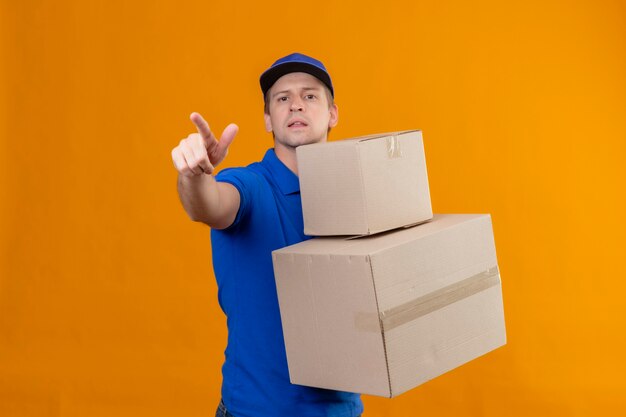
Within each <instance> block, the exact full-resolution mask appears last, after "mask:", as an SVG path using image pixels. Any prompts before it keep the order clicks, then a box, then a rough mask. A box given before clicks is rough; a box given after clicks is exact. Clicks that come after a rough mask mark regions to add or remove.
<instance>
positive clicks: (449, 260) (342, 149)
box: [273, 131, 506, 397]
mask: <svg viewBox="0 0 626 417" xmlns="http://www.w3.org/2000/svg"><path fill="white" fill-rule="evenodd" d="M298 167H299V173H300V184H301V193H302V203H303V213H304V222H305V231H306V233H307V234H311V235H315V236H330V235H336V236H332V237H317V238H314V239H311V240H308V241H305V242H302V243H299V244H297V245H293V246H289V247H286V248H283V249H280V250H277V251H274V252H273V261H274V270H275V275H276V287H277V291H278V297H279V303H280V310H281V318H282V324H283V331H284V336H285V347H286V351H287V359H288V365H289V373H290V378H291V382H292V383H294V384H301V385H308V386H314V387H320V388H329V389H336V390H341V391H350V392H360V393H364V394H372V395H380V396H386V397H394V396H396V395H399V394H401V393H403V392H405V391H407V390H409V389H411V388H413V387H415V386H417V385H419V384H421V383H423V382H425V381H428V380H429V379H432V378H434V377H436V376H438V375H441V374H443V373H444V372H447V371H449V370H451V369H453V368H455V367H457V366H460V365H462V364H464V363H466V362H468V361H470V360H472V359H474V358H476V357H478V356H481V355H483V354H485V353H487V352H489V351H491V350H493V349H495V348H497V347H499V346H502V345H503V344H505V343H506V334H505V327H504V314H503V307H502V295H501V294H502V291H501V285H500V276H499V272H498V265H497V259H496V251H495V245H494V240H493V232H492V227H491V219H490V217H489V215H470V214H458V215H454V214H447V215H435V216H433V215H432V211H431V205H430V195H429V191H428V179H427V173H426V163H425V158H424V150H423V143H422V138H421V132H419V131H407V132H397V133H391V134H384V135H374V136H368V137H362V138H356V139H352V140H345V141H340V142H331V143H326V144H315V145H307V146H302V147H299V148H298ZM416 224H417V225H416ZM411 225H412V226H411ZM409 226H411V227H409ZM340 235H357V236H359V237H358V238H346V236H340ZM364 235H366V236H364Z"/></svg>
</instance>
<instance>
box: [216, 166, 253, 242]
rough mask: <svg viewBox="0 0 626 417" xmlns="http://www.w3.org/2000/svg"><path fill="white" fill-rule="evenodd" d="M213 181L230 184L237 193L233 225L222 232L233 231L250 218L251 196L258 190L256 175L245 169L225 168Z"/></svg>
mask: <svg viewBox="0 0 626 417" xmlns="http://www.w3.org/2000/svg"><path fill="white" fill-rule="evenodd" d="M215 180H216V181H218V182H225V183H228V184H231V185H232V186H233V187H235V188H236V189H237V191H239V210H237V216H236V217H235V220H234V221H233V224H231V225H230V226H228V227H227V228H226V229H223V230H224V231H230V230H234V229H236V228H237V227H239V226H240V225H241V224H244V223H245V222H246V221H248V219H249V217H250V210H251V206H252V204H251V202H252V200H253V195H254V193H255V191H256V189H257V188H258V185H257V184H258V179H257V178H256V175H255V174H254V173H253V172H251V171H250V170H249V169H246V168H227V169H224V170H223V171H220V172H219V173H218V174H217V175H216V176H215Z"/></svg>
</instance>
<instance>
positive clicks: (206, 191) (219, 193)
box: [172, 113, 240, 229]
mask: <svg viewBox="0 0 626 417" xmlns="http://www.w3.org/2000/svg"><path fill="white" fill-rule="evenodd" d="M191 121H192V122H193V123H194V124H195V125H196V128H197V129H198V133H192V134H190V135H189V136H188V137H187V138H185V139H183V140H181V141H180V143H179V144H178V146H177V147H175V148H174V149H173V150H172V160H173V161H174V166H175V167H176V169H177V170H178V195H179V197H180V201H181V203H182V204H183V207H184V208H185V211H186V212H187V214H188V215H189V217H190V218H191V219H192V220H193V221H198V222H203V223H206V224H208V225H209V226H211V227H213V228H216V229H223V228H226V227H228V226H230V225H231V224H232V223H233V221H234V220H235V217H236V215H237V211H238V210H239V203H240V202H239V191H237V189H236V188H235V187H234V186H232V185H230V184H227V183H219V182H217V181H215V178H214V177H213V175H212V173H213V171H214V169H215V167H216V166H217V165H218V164H219V163H220V162H222V160H223V159H224V157H226V154H227V153H228V147H229V146H230V144H231V142H232V141H233V139H234V138H235V135H236V134H237V131H238V127H237V126H236V125H234V124H231V125H228V126H227V127H226V129H224V132H223V133H222V136H221V138H220V140H219V141H218V140H217V139H216V138H215V135H213V133H212V132H211V130H210V128H209V125H208V124H207V122H206V121H205V120H204V119H203V118H202V116H200V115H199V114H198V113H192V114H191Z"/></svg>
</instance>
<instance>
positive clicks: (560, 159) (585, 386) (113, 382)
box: [0, 0, 626, 417]
mask: <svg viewBox="0 0 626 417" xmlns="http://www.w3.org/2000/svg"><path fill="white" fill-rule="evenodd" d="M0 16H1V17H0V42H1V43H0V45H1V52H0V53H1V55H0V62H1V65H0V77H1V84H0V87H1V90H0V110H1V111H0V134H1V142H0V201H1V203H0V233H1V235H0V236H1V240H0V245H1V246H0V274H1V275H0V415H1V416H3V417H14V416H15V417H29V416H37V417H39V416H76V417H78V416H80V417H83V416H116V417H119V416H134V417H136V416H144V415H145V416H208V415H212V413H213V411H214V409H215V405H216V403H217V401H218V399H219V386H220V379H221V374H220V366H221V362H222V359H223V349H224V344H225V336H226V331H225V320H224V317H223V315H222V313H221V311H220V310H219V307H218V305H217V301H216V286H215V282H214V278H213V275H212V272H211V264H210V251H209V249H210V246H209V245H210V242H209V233H208V229H207V228H206V227H203V226H201V225H198V224H195V223H192V222H191V221H189V220H188V219H187V217H186V215H185V214H184V212H183V210H182V208H181V206H180V204H179V202H178V199H177V195H176V191H175V179H176V171H175V170H174V168H173V165H172V163H171V158H170V150H171V149H172V148H173V147H174V146H175V145H176V144H177V143H178V141H179V140H180V139H181V138H182V137H184V136H186V135H187V134H188V133H191V132H193V125H192V124H191V123H190V122H189V120H188V114H189V113H190V112H191V111H199V112H201V113H202V114H204V115H205V116H206V118H207V119H208V120H209V122H210V123H211V125H212V126H213V127H214V129H215V130H217V131H221V129H223V127H224V126H226V124H227V123H229V122H231V121H234V122H237V123H238V124H239V125H240V127H241V131H240V134H239V136H238V137H237V139H236V141H235V143H234V144H233V146H232V148H231V153H230V155H229V157H228V159H227V161H226V163H225V166H226V165H228V166H231V165H242V164H247V163H249V162H251V161H253V160H255V159H258V158H260V157H261V156H262V154H263V151H264V150H265V149H266V148H267V147H270V146H271V137H270V136H269V135H268V134H266V133H265V132H264V130H263V119H262V102H261V93H260V91H259V88H258V84H257V80H258V76H259V74H260V73H261V72H262V71H263V70H264V69H265V68H266V67H267V66H268V65H269V64H271V62H272V61H273V60H274V59H276V58H277V57H279V56H282V55H285V54H287V53H289V52H292V51H296V50H297V51H301V52H305V53H309V54H312V55H314V56H317V57H320V58H321V59H322V60H323V61H324V62H325V63H326V64H327V66H328V67H329V70H330V72H331V73H332V75H333V78H334V83H335V85H336V90H337V102H338V104H339V107H340V122H339V126H338V127H337V128H336V129H335V130H334V131H333V133H332V136H333V138H335V139H338V138H343V137H350V136H356V135H361V134H368V133H374V132H383V131H391V130H399V129H409V128H420V129H422V130H423V132H424V139H425V146H426V153H427V161H428V168H429V176H430V185H431V192H432V202H433V207H434V210H435V211H436V212H456V213H468V212H469V213H473V212H478V213H485V212H488V213H491V214H492V216H493V222H494V230H495V237H496V245H497V249H498V256H499V262H500V269H501V272H502V278H503V285H504V297H505V311H506V321H507V326H508V338H509V342H508V345H507V346H506V347H503V348H501V349H498V350H497V351H495V352H492V353H490V354H488V355H486V356H484V357H482V358H480V359H478V360H475V361H473V362H471V363H469V364H467V365H464V366H463V367H461V368H459V369H457V370H455V371H453V372H450V373H448V374H446V375H444V376H442V377H439V378H437V379H435V380H433V381H431V382H429V383H427V384H425V385H423V386H421V387H419V388H417V389H414V390H413V391H411V392H409V393H406V394H404V395H402V396H400V397H398V398H395V399H392V400H389V399H381V398H372V397H366V398H365V403H366V413H365V417H379V416H380V417H382V416H413V415H415V416H417V415H437V416H503V415H504V416H588V415H592V414H598V415H602V414H604V415H615V414H616V413H617V410H619V409H622V410H623V409H624V407H625V406H626V400H625V399H624V395H623V394H624V392H625V391H626V383H625V382H624V378H623V376H624V374H626V361H624V358H623V354H624V352H626V339H625V336H624V334H625V333H624V331H625V330H626V326H625V324H626V323H625V321H626V320H625V318H626V307H625V305H626V303H624V301H623V297H624V296H623V293H624V290H626V285H625V284H624V282H625V275H626V274H625V273H624V268H623V260H624V253H625V252H626V244H625V239H624V238H625V235H626V233H625V232H626V227H625V226H626V222H625V221H624V219H623V217H624V213H626V204H625V201H626V199H625V197H624V195H625V194H626V192H625V191H626V187H625V178H626V159H625V157H626V117H625V116H626V6H625V4H624V2H623V1H609V0H606V1H591V0H587V1H535V0H531V1H525V2H515V4H513V5H512V4H510V3H509V2H503V1H496V0H493V1H488V0H478V1H473V2H467V1H448V2H437V1H421V0H418V1H415V0H409V1H387V2H380V3H378V2H373V3H367V2H366V3H364V2H361V1H343V2H339V1H319V2H306V3H298V2H291V1H290V2H250V3H249V4H247V3H242V2H233V1H225V0H224V1H210V2H209V1H158V2H157V1H145V2H128V1H120V0H116V1H104V0H101V1H95V0H94V1H78V0H75V1H49V0H41V1H34V0H31V1H11V0H3V1H2V3H1V15H0Z"/></svg>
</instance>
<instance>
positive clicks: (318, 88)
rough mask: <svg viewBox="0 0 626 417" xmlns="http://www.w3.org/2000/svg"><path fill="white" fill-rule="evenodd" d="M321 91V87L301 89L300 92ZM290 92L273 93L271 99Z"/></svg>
mask: <svg viewBox="0 0 626 417" xmlns="http://www.w3.org/2000/svg"><path fill="white" fill-rule="evenodd" d="M321 89H322V88H321V87H303V88H301V90H302V91H311V90H313V91H319V90H321ZM290 91H291V90H282V91H277V92H275V93H273V94H272V98H274V97H276V96H277V95H279V94H286V93H289V92H290Z"/></svg>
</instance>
